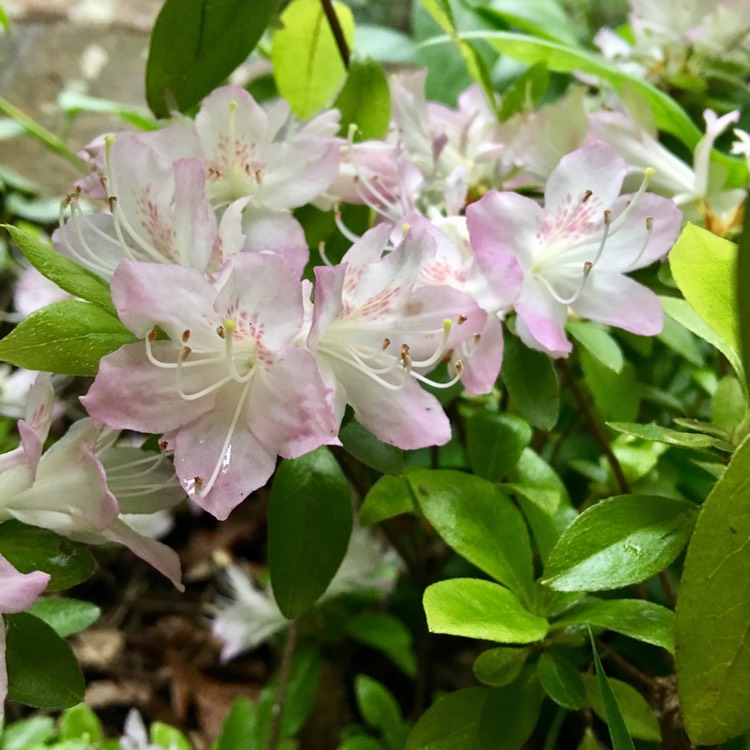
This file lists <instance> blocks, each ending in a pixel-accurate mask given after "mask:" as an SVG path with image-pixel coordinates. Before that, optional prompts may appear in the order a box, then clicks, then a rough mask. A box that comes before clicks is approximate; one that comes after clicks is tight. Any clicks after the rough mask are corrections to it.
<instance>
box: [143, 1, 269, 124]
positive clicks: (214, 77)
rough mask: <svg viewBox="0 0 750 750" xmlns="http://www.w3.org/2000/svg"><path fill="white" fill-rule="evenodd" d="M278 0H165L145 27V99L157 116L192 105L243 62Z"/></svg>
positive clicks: (163, 115)
mask: <svg viewBox="0 0 750 750" xmlns="http://www.w3.org/2000/svg"><path fill="white" fill-rule="evenodd" d="M278 4H279V3H278V0H254V2H252V3H247V2H245V0H166V1H165V3H164V5H163V6H162V8H161V10H160V11H159V15H158V16H157V18H156V23H155V24H154V28H153V31H152V32H151V44H150V47H149V52H148V61H147V63H146V98H147V100H148V106H149V107H150V108H151V111H152V112H153V113H154V114H155V115H156V116H157V117H167V116H168V115H169V114H170V111H171V110H172V109H173V108H176V109H177V111H179V112H185V111H187V110H189V109H190V108H191V107H193V106H194V105H196V104H197V103H198V102H199V101H200V100H201V99H202V98H203V97H204V96H206V95H207V94H209V93H210V92H211V90H212V89H214V88H215V87H216V86H219V85H221V84H222V83H223V82H224V80H225V79H226V78H228V77H229V74H230V73H232V71H233V70H234V69H235V68H237V67H238V66H239V65H240V64H241V63H243V62H244V61H245V60H246V59H247V57H248V55H249V54H250V53H251V52H252V51H253V49H254V48H255V45H256V44H257V43H258V40H259V39H260V38H261V36H262V35H263V32H264V31H265V29H266V26H268V23H269V21H270V20H271V18H272V17H273V15H274V13H275V12H276V8H277V7H278Z"/></svg>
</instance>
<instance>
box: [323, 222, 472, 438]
mask: <svg viewBox="0 0 750 750" xmlns="http://www.w3.org/2000/svg"><path fill="white" fill-rule="evenodd" d="M389 234H390V227H389V226H388V225H381V226H378V227H375V228H374V229H371V230H370V231H369V232H367V233H366V234H365V235H363V237H362V238H361V239H360V240H359V241H358V242H357V243H355V244H354V245H353V246H352V248H351V249H350V250H349V251H348V252H347V253H346V255H345V256H344V258H343V262H342V263H341V264H340V265H338V266H333V267H318V268H316V269H315V278H316V284H315V307H314V316H313V322H312V329H311V332H310V336H309V339H308V342H309V345H310V347H311V349H312V350H313V351H314V352H315V355H316V357H317V359H318V363H319V365H320V368H321V371H322V373H323V377H324V378H325V380H326V383H328V385H329V386H330V387H331V388H332V389H333V391H334V393H335V412H336V419H337V423H338V422H340V421H341V419H342V417H343V415H344V409H345V406H346V404H347V403H348V404H351V406H352V407H353V409H354V414H355V416H356V418H357V420H358V421H359V422H360V423H361V424H362V425H363V426H364V427H366V428H367V429H368V430H370V431H371V432H372V433H373V434H374V435H376V436H377V437H378V438H380V439H381V440H383V441H385V442H387V443H391V444H392V445H396V446H399V447H400V448H404V449H413V448H422V447H425V446H428V445H441V444H443V443H445V442H447V441H448V440H449V439H450V434H451V432H450V424H449V422H448V419H447V417H446V416H445V413H444V412H443V410H442V408H441V407H440V404H439V402H438V401H437V399H436V398H435V397H434V396H432V395H431V394H429V393H427V392H426V391H425V390H423V389H422V388H421V387H420V385H419V382H418V381H420V380H421V381H426V382H427V383H430V382H432V381H430V380H426V377H425V373H427V372H429V371H430V370H433V369H434V368H435V367H437V365H438V364H439V363H440V361H441V360H442V359H443V357H444V356H446V354H447V353H448V352H449V351H450V350H451V349H453V348H454V347H456V346H458V345H460V344H461V343H463V342H464V341H467V340H469V339H471V338H473V336H474V334H475V333H477V332H480V331H481V330H482V329H483V328H484V324H485V321H486V314H485V313H484V312H483V311H482V310H481V309H480V308H479V306H478V305H477V304H476V302H474V300H472V299H471V298H470V297H469V296H468V295H466V294H465V293H463V292H461V291H459V290H458V289H455V288H453V287H451V286H448V285H443V286H422V287H421V288H420V286H419V284H418V280H419V276H420V273H421V271H422V269H423V268H424V267H425V265H426V264H427V263H428V262H429V261H430V260H431V259H432V258H434V256H435V252H436V245H435V240H434V238H433V237H431V236H430V234H429V233H428V232H424V231H418V230H410V231H408V232H407V233H406V236H405V238H404V240H403V242H402V243H401V244H400V245H399V246H397V247H396V248H395V249H394V250H393V251H392V252H389V253H388V254H387V255H385V257H383V252H384V250H385V249H386V247H387V243H388V237H389ZM451 368H452V370H453V373H454V375H455V377H454V380H456V379H458V378H459V377H460V374H461V371H462V369H463V365H462V364H461V362H460V361H455V360H454V361H453V362H452V363H451ZM433 384H434V383H433Z"/></svg>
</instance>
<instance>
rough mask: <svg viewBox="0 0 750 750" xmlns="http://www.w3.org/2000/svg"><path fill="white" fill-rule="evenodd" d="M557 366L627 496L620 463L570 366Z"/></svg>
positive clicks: (627, 488)
mask: <svg viewBox="0 0 750 750" xmlns="http://www.w3.org/2000/svg"><path fill="white" fill-rule="evenodd" d="M558 366H559V368H560V372H561V373H562V374H563V377H564V378H565V380H566V381H567V383H568V387H569V388H570V392H571V393H572V394H573V398H575V400H576V403H577V404H578V406H579V407H580V409H581V414H583V418H584V419H585V420H586V423H587V424H588V426H589V429H590V430H591V432H592V434H593V435H594V437H595V438H596V440H597V442H598V443H599V446H600V447H601V449H602V453H604V455H605V456H606V457H607V461H609V465H610V466H611V467H612V473H613V474H614V475H615V479H616V480H617V484H618V486H619V488H620V492H621V493H622V494H623V495H629V494H630V485H629V484H628V480H627V479H626V478H625V473H624V472H623V470H622V466H620V462H619V461H618V460H617V456H615V454H614V451H613V450H612V446H611V445H610V443H609V439H608V438H607V435H606V433H605V432H604V428H603V427H602V425H601V423H600V422H599V420H598V419H597V418H596V415H595V414H594V412H593V410H592V409H591V404H589V402H588V400H587V399H586V397H585V396H584V395H583V391H582V390H581V389H580V387H579V386H578V383H577V382H576V379H575V376H574V375H573V372H572V370H571V369H570V365H568V363H567V362H565V360H559V361H558Z"/></svg>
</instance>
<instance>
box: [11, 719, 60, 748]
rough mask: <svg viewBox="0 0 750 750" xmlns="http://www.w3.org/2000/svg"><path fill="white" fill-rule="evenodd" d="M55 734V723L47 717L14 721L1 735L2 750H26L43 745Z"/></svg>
mask: <svg viewBox="0 0 750 750" xmlns="http://www.w3.org/2000/svg"><path fill="white" fill-rule="evenodd" d="M54 733H55V723H54V721H52V719H50V718H49V716H35V717H33V718H31V719H21V720H20V721H14V722H13V723H12V724H11V725H10V726H8V727H6V729H5V731H4V732H3V733H2V745H0V747H2V750H28V748H29V747H31V746H33V745H36V744H39V745H44V743H45V742H46V741H47V740H48V739H50V738H51V737H52V735H53V734H54Z"/></svg>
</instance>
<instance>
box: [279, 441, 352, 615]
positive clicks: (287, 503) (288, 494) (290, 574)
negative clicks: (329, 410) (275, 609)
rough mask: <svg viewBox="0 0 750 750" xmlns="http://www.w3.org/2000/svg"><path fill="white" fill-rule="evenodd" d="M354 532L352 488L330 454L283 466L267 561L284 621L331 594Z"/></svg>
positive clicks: (324, 451)
mask: <svg viewBox="0 0 750 750" xmlns="http://www.w3.org/2000/svg"><path fill="white" fill-rule="evenodd" d="M351 530H352V500H351V492H350V490H349V485H348V483H347V481H346V477H344V474H343V472H342V471H341V468H340V467H339V465H338V463H337V462H336V459H335V458H334V457H333V455H332V454H331V452H330V451H329V450H328V449H327V448H318V450H316V451H313V452H312V453H308V454H307V455H305V456H301V457H300V458H295V459H292V460H289V461H284V462H283V463H282V464H281V465H280V466H279V468H278V469H277V471H276V476H275V478H274V481H273V487H272V490H271V502H270V505H269V510H268V561H269V566H270V569H271V583H272V585H273V592H274V597H275V599H276V603H277V604H278V605H279V609H280V610H281V611H282V612H283V614H284V616H285V617H288V618H289V619H293V618H295V617H298V616H299V615H301V614H302V613H303V612H305V611H307V610H308V609H309V608H310V607H311V606H312V605H313V604H314V603H315V602H316V601H317V600H318V598H319V597H320V596H322V594H323V593H324V592H325V590H326V589H327V588H328V584H329V583H330V582H331V579H332V578H333V576H334V575H335V573H336V571H337V570H338V568H339V565H340V564H341V561H342V560H343V559H344V555H345V553H346V549H347V546H348V544H349V537H350V535H351Z"/></svg>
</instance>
